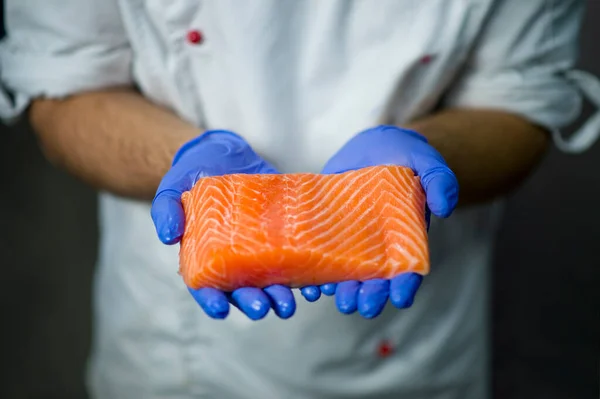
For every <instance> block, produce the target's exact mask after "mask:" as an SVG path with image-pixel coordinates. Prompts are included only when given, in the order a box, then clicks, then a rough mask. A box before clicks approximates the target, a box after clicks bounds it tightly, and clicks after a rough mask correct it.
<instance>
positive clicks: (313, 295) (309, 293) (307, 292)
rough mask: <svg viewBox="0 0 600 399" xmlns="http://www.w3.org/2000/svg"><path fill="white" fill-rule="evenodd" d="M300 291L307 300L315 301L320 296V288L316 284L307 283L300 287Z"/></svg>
mask: <svg viewBox="0 0 600 399" xmlns="http://www.w3.org/2000/svg"><path fill="white" fill-rule="evenodd" d="M300 293H301V294H302V296H303V297H304V298H305V299H306V300H307V301H308V302H315V301H317V300H318V299H319V298H321V290H320V289H319V287H317V286H316V285H307V286H306V287H302V288H300Z"/></svg>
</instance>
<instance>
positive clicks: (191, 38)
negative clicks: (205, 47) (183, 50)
mask: <svg viewBox="0 0 600 399" xmlns="http://www.w3.org/2000/svg"><path fill="white" fill-rule="evenodd" d="M187 40H188V42H189V43H192V44H200V43H202V42H203V41H204V35H202V32H200V31H199V30H191V31H189V32H188V34H187Z"/></svg>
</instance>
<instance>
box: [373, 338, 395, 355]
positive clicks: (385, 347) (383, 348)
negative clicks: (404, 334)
mask: <svg viewBox="0 0 600 399" xmlns="http://www.w3.org/2000/svg"><path fill="white" fill-rule="evenodd" d="M393 352H394V347H393V346H392V344H391V343H390V342H388V341H383V342H381V343H380V344H379V347H378V348H377V354H378V355H379V357H388V356H389V355H391V354H392V353H393Z"/></svg>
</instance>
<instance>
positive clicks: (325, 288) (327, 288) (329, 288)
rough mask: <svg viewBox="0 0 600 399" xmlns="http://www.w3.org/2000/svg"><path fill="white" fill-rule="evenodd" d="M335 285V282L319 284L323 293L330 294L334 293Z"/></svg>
mask: <svg viewBox="0 0 600 399" xmlns="http://www.w3.org/2000/svg"><path fill="white" fill-rule="evenodd" d="M336 287H337V284H336V283H327V284H323V285H321V287H320V289H321V292H322V293H323V294H324V295H327V296H332V295H333V294H335V290H336Z"/></svg>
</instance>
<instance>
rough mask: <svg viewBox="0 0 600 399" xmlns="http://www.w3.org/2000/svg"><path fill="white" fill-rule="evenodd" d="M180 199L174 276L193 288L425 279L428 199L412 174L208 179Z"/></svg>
mask: <svg viewBox="0 0 600 399" xmlns="http://www.w3.org/2000/svg"><path fill="white" fill-rule="evenodd" d="M182 203H183V208H184V212H185V215H186V222H185V223H186V226H185V231H184V235H183V238H182V240H181V247H180V268H179V272H180V274H181V275H182V277H183V279H184V282H185V283H186V285H187V286H189V287H191V288H194V289H198V288H202V287H212V288H217V289H220V290H223V291H233V290H234V289H236V288H239V287H260V288H264V287H266V286H269V285H272V284H283V285H286V286H289V287H292V288H298V287H302V286H306V285H313V284H316V285H319V284H325V283H335V282H341V281H346V280H359V281H364V280H367V279H372V278H392V277H394V276H396V275H398V274H400V273H402V272H407V271H412V272H416V273H420V274H423V275H425V274H427V273H429V248H428V242H427V231H426V221H425V193H424V191H423V189H422V187H421V184H420V180H419V178H418V177H416V176H414V173H413V172H412V170H411V169H409V168H404V167H397V166H375V167H368V168H364V169H360V170H355V171H349V172H345V173H341V174H334V175H322V174H311V173H294V174H279V175H276V174H273V175H259V174H253V175H250V174H234V175H226V176H219V177H205V178H201V179H200V180H199V181H198V182H197V183H196V184H195V185H194V187H193V188H192V189H191V190H190V191H187V192H185V193H184V194H183V196H182Z"/></svg>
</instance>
